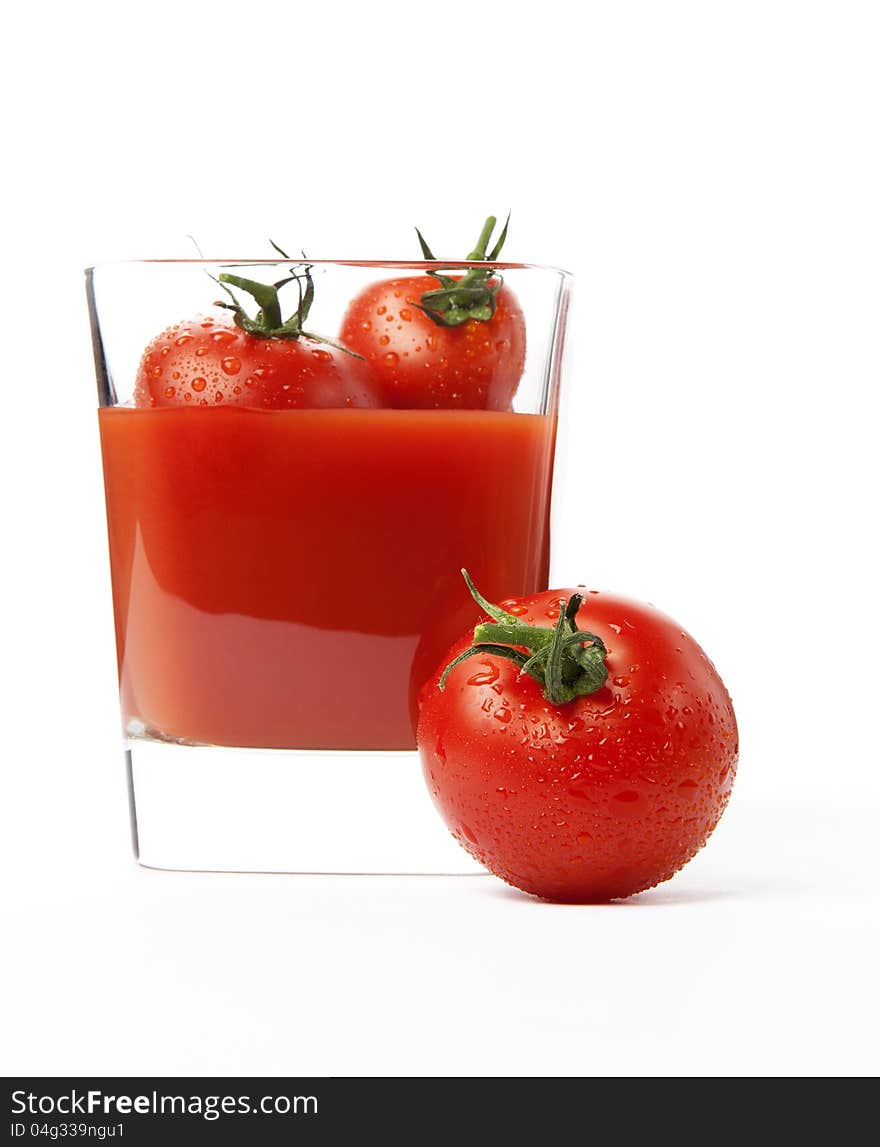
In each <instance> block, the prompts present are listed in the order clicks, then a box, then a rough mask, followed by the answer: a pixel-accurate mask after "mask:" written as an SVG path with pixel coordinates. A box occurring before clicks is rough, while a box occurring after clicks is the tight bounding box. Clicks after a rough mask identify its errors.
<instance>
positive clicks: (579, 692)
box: [440, 570, 608, 705]
mask: <svg viewBox="0 0 880 1147" xmlns="http://www.w3.org/2000/svg"><path fill="white" fill-rule="evenodd" d="M461 572H462V576H463V577H464V580H465V582H466V583H467V587H468V589H469V590H470V593H471V597H472V598H473V599H474V601H475V602H476V603H477V604H478V605H479V606H480V608H481V609H482V610H484V611H485V612H486V613H487V614H488V615H489V617H491V618H492V623H491V624H490V623H488V622H481V623H480V624H479V625H478V626H477V627H476V628H475V629H474V644H473V645H472V646H471V647H470V649H466V650H465V651H464V653H460V654H459V655H458V657H456V658H455V660H454V661H450V663H449V664H448V665H447V666H446V668H445V669H444V670H443V673H442V675H441V677H440V688H441V690H442V689H445V688H446V679H447V677H448V676H449V674H450V673H451V672H452V670H453V669H455V667H456V666H457V665H460V664H461V662H462V661H466V660H467V659H468V658H469V657H475V656H476V655H477V654H480V655H482V656H486V655H487V654H488V655H489V656H492V657H504V658H506V659H507V660H508V661H513V662H514V663H515V664H516V665H518V666H519V671H520V676H522V674H523V673H528V674H529V676H530V677H533V678H534V679H535V680H536V681H537V682H538V684H539V685H540V686H541V688H542V689H543V691H544V696H545V697H546V698H547V700H548V701H549V702H550V703H551V704H553V705H565V704H567V703H568V702H569V701H573V700H574V699H575V697H586V696H588V695H589V694H590V693H595V692H596V690H597V689H601V688H602V686H603V685H604V684H605V681H606V679H607V677H608V667H607V666H606V664H605V658H606V657H607V656H608V650H607V649H606V648H605V644H604V642H603V641H602V638H601V637H597V636H596V634H595V633H588V632H587V630H585V629H578V627H577V622H576V621H575V618H576V617H577V612H578V610H579V609H580V607H581V604H582V603H583V600H584V599H583V597H582V595H581V594H579V593H573V594H572V595H571V597H570V598H569V599H568V601H567V602H565V601H563V600H562V599H560V601H559V619H558V620H557V622H556V626H555V628H554V629H547V628H545V627H544V626H540V625H526V624H525V623H524V622H523V621H522V620H521V618H519V617H516V616H515V615H514V614H511V613H505V612H504V610H503V609H500V608H499V607H498V606H497V605H492V604H491V602H488V601H486V599H485V598H484V597H483V596H482V594H481V593H480V592H479V590H478V589H477V588H476V586H475V585H474V583H473V582H472V581H471V579H470V576H469V575H468V572H467V570H462V571H461ZM524 651H525V652H524Z"/></svg>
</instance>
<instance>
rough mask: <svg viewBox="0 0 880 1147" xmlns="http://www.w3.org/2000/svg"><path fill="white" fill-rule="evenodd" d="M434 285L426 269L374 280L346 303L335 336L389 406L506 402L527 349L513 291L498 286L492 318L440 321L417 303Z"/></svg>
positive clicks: (498, 405)
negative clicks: (368, 370) (369, 372)
mask: <svg viewBox="0 0 880 1147" xmlns="http://www.w3.org/2000/svg"><path fill="white" fill-rule="evenodd" d="M438 285H439V284H438V282H437V280H436V279H433V278H430V277H429V276H427V275H421V276H417V277H414V278H404V279H389V280H386V281H382V282H378V283H373V284H371V285H370V286H369V287H366V288H365V289H364V290H363V291H361V293H360V294H359V295H356V296H355V298H354V299H352V301H351V303H350V304H349V307H348V310H347V311H346V313H345V317H344V319H343V321H342V327H341V329H340V334H339V338H340V341H341V342H343V343H344V344H345V346H347V347H350V348H351V349H352V350H354V351H357V352H358V354H362V355H363V356H364V358H365V359H366V360H367V362H369V363H370V365H371V366H372V368H373V371H374V373H375V375H376V377H377V379H378V380H379V382H380V383H381V385H382V386H383V388H384V391H385V400H386V402H387V404H388V405H390V406H395V407H400V408H406V409H438V408H439V409H450V408H451V409H467V410H510V409H511V404H512V402H513V396H514V394H515V393H516V388H517V386H518V385H519V380H520V378H521V377H522V373H523V367H524V365H525V357H526V326H525V319H524V317H523V313H522V310H521V308H520V305H519V303H518V302H517V300H516V297H515V295H514V294H513V292H512V291H510V290H508V289H507V288H506V287H502V288H501V289H500V290H499V291H498V294H497V295H496V309H495V314H494V315H493V316H492V318H491V319H489V320H487V321H485V322H479V321H477V320H470V321H468V322H465V323H462V324H461V325H460V326H457V327H444V326H440V325H438V324H437V323H435V322H434V321H433V319H430V318H428V316H427V315H426V314H424V312H422V311H420V310H419V309H418V308H417V307H416V306H415V304H416V303H418V302H419V301H420V300H421V297H422V295H424V294H425V292H426V291H432V290H436V289H437V287H438Z"/></svg>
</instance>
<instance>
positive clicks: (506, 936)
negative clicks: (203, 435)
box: [0, 0, 880, 1075]
mask: <svg viewBox="0 0 880 1147" xmlns="http://www.w3.org/2000/svg"><path fill="white" fill-rule="evenodd" d="M5 21H6V24H5V29H4V32H5V38H6V45H5V55H6V61H5V64H4V68H3V69H2V71H0V83H2V85H3V89H4V90H3V92H2V98H3V105H4V115H5V118H6V121H7V124H6V127H5V141H4V148H3V150H4V158H5V160H6V176H5V180H4V184H3V193H4V198H5V205H4V209H3V232H4V234H3V241H2V257H3V262H2V268H0V280H2V282H0V290H2V293H3V337H2V341H0V362H2V366H3V372H2V378H3V388H4V389H3V395H4V398H3V417H2V420H0V426H2V434H3V442H2V452H0V464H2V467H3V476H2V490H3V499H4V507H3V535H4V541H5V543H6V544H5V546H4V558H3V562H2V566H0V578H2V582H3V586H2V588H3V602H4V603H5V610H4V621H3V630H2V648H3V665H4V671H5V672H4V675H5V678H6V680H5V683H4V684H3V688H2V698H3V710H4V715H3V749H2V754H3V790H2V791H3V796H2V807H0V817H2V839H0V848H2V858H0V859H2V882H3V892H2V926H3V937H2V942H0V964H2V995H3V1014H2V1017H0V1031H2V1033H3V1034H2V1037H0V1038H2V1053H0V1070H3V1071H5V1072H31V1073H38V1074H51V1073H56V1074H57V1073H73V1074H77V1073H97V1072H104V1073H113V1074H126V1073H138V1072H145V1073H149V1072H153V1073H168V1074H177V1073H196V1074H199V1073H203V1074H212V1073H221V1072H227V1073H244V1074H247V1073H270V1074H286V1073H298V1072H299V1073H309V1072H310V1073H315V1074H325V1073H326V1074H371V1073H377V1074H418V1075H420V1074H430V1073H436V1074H552V1073H558V1074H567V1075H578V1074H591V1073H598V1074H621V1075H638V1074H645V1073H650V1074H674V1075H677V1074H682V1075H684V1074H710V1075H711V1074H775V1075H784V1074H826V1073H832V1074H834V1073H855V1074H865V1073H873V1072H875V1071H876V1069H877V1067H878V1061H877V1051H876V1041H875V1040H874V1038H873V1036H872V1034H871V1032H872V1027H873V1025H874V1024H875V1023H876V1019H877V988H876V958H877V938H878V927H877V914H876V909H877V899H876V877H875V871H874V868H875V864H876V845H875V840H876V831H875V821H876V812H875V809H876V801H877V797H878V795H880V782H878V765H880V761H878V752H877V700H876V697H877V689H876V685H877V672H876V662H877V653H876V650H877V641H878V627H877V620H878V610H877V566H876V563H875V561H874V557H873V544H874V542H875V535H876V525H877V523H876V452H877V446H876V440H877V425H878V423H877V398H876V395H877V388H878V383H880V379H878V354H877V342H878V339H877V313H878V311H877V308H878V302H880V299H878V268H880V224H878V218H880V209H878V205H880V170H878V150H877V144H878V114H877V113H878V105H880V84H878V70H877V59H878V53H880V42H878V41H880V36H878V13H877V8H876V6H875V5H873V4H871V3H864V4H859V3H847V2H834V3H812V2H809V0H801V2H798V3H780V2H774V0H761V2H758V3H753V2H744V0H740V2H738V3H705V2H694V3H682V2H669V3H620V4H609V3H603V4H593V3H578V4H563V3H554V2H552V0H550V2H545V3H542V4H540V5H535V4H532V3H528V4H524V3H506V4H504V5H497V6H491V5H466V6H464V7H462V6H461V5H450V6H444V5H443V4H437V5H419V4H412V3H407V4H401V3H398V2H397V0H384V2H383V3H382V4H381V5H380V6H377V5H354V4H352V5H348V4H343V3H340V2H335V3H334V2H331V0H325V2H324V3H322V4H317V3H315V4H310V5H306V4H296V5H294V4H289V3H283V4H280V3H273V2H272V0H266V2H265V3H263V4H262V5H261V6H259V7H256V6H251V7H248V6H247V5H242V4H229V3H222V2H220V0H215V2H214V3H213V4H211V5H206V4H202V3H199V4H194V3H187V2H186V0H177V2H176V3H174V4H169V3H164V2H154V3H151V4H149V5H140V6H129V5H118V4H112V5H111V4H99V3H87V2H86V3H82V4H78V5H73V6H71V5H64V6H62V5H60V4H51V3H50V4H48V5H42V6H33V5H28V6H25V5H18V6H16V10H13V12H12V14H11V15H10V14H9V13H7V15H6V17H5ZM508 208H512V209H513V213H514V214H513V221H512V226H511V236H510V240H509V244H508V248H507V251H506V254H507V255H508V257H509V258H511V259H523V260H525V261H532V262H544V263H552V264H558V265H562V266H565V267H566V268H568V269H570V270H572V271H574V272H575V274H576V276H577V288H576V301H575V309H574V313H573V316H572V340H571V355H570V358H569V364H568V373H567V385H568V402H567V407H566V411H565V421H564V425H563V429H562V449H563V451H564V452H565V457H566V465H565V468H564V471H563V473H562V482H561V486H560V491H559V498H558V501H557V504H556V512H555V527H556V532H555V552H554V575H553V580H554V581H555V582H556V583H557V584H566V583H570V582H574V581H587V582H589V583H591V584H594V585H600V586H606V587H608V588H614V589H618V590H621V591H626V592H629V593H631V594H634V595H636V596H640V597H643V598H647V599H648V600H650V601H653V602H654V603H655V604H657V605H659V606H661V607H662V608H663V609H665V610H666V611H667V612H669V613H671V614H673V616H676V617H677V618H678V619H679V620H680V621H681V622H682V623H683V624H684V625H685V626H687V628H688V629H690V630H691V632H693V633H694V634H695V635H696V636H697V638H698V639H699V640H700V641H701V642H702V644H703V645H704V647H705V648H706V649H707V651H708V652H709V654H710V656H712V657H713V659H714V660H715V662H716V664H717V666H718V668H719V669H720V671H721V673H722V674H723V676H724V677H725V680H726V681H727V683H728V686H729V688H730V691H731V693H732V695H733V698H734V701H735V704H736V707H737V712H738V716H739V720H740V726H741V734H742V759H741V767H740V777H739V780H738V783H737V790H736V792H735V794H734V800H733V802H732V804H731V807H730V809H729V811H728V813H727V814H726V816H725V819H724V822H723V823H722V825H721V827H720V828H719V830H718V832H717V833H716V835H715V837H714V838H713V840H712V841H711V842H710V845H709V847H708V848H707V849H706V850H705V852H704V853H702V854H701V855H700V856H699V857H698V858H697V859H696V860H695V861H694V862H693V864H692V865H690V866H689V868H688V869H687V870H686V871H685V872H684V873H682V874H681V875H680V876H678V877H677V878H676V879H675V880H674V881H673V882H672V883H671V884H668V885H666V886H665V887H664V888H662V889H659V890H657V891H655V892H653V893H650V894H646V895H643V896H641V897H638V898H636V899H635V900H633V901H631V902H629V903H626V904H621V905H616V906H611V907H608V908H560V907H554V906H549V905H546V904H542V903H540V902H537V901H531V900H528V899H526V898H523V897H520V896H518V895H516V894H514V893H513V892H511V891H509V890H507V889H505V888H504V886H502V885H501V884H499V883H497V882H496V881H494V880H493V879H491V878H489V877H485V878H484V877H472V878H466V877H461V878H457V879H451V878H447V879H441V878H430V879H417V878H409V879H407V878H315V877H262V878H260V877H246V876H226V877H223V876H194V875H171V874H162V873H156V872H148V871H144V870H139V869H138V868H137V867H136V866H135V865H134V864H133V862H132V860H131V858H130V854H129V850H128V835H127V833H128V829H127V820H126V817H127V814H126V807H125V792H124V784H123V773H122V768H121V762H120V752H119V740H118V724H117V715H116V698H115V664H114V655H113V639H112V624H111V611H110V598H109V584H108V574H107V562H106V542H105V536H104V522H103V516H102V515H103V509H102V501H101V498H102V493H101V485H100V469H99V459H98V443H97V434H96V423H95V415H94V405H95V403H94V389H93V381H92V373H91V372H92V365H91V351H90V347H89V344H88V332H87V323H86V315H85V307H84V299H83V291H82V282H81V269H82V267H84V266H85V265H87V264H89V263H94V262H99V261H102V260H108V259H115V258H127V257H139V256H160V255H166V256H177V255H183V256H186V255H189V254H191V252H192V247H191V244H190V241H189V240H188V239H187V238H186V236H187V235H188V234H192V235H195V236H196V237H197V239H198V241H199V243H200V244H201V246H202V248H203V250H204V251H205V253H206V254H208V255H214V256H221V257H227V256H232V255H253V254H262V253H263V252H264V251H265V240H266V238H267V237H268V236H270V235H271V236H272V237H273V238H275V239H276V240H277V241H279V242H282V243H283V244H284V243H286V244H289V245H290V247H291V248H299V247H305V248H306V249H307V250H308V252H309V255H310V256H312V257H315V258H317V257H328V258H332V257H379V258H388V257H403V258H407V257H411V256H413V255H414V254H415V253H416V252H415V248H414V241H413V232H412V227H413V225H414V224H416V223H417V224H419V226H421V227H422V229H423V230H425V232H426V233H427V234H428V235H429V236H430V238H431V239H432V241H433V242H434V243H435V244H436V247H437V248H438V249H439V253H440V254H441V255H444V256H445V255H450V256H451V255H455V254H458V253H464V252H465V251H466V250H467V249H468V248H469V246H470V244H471V242H472V239H473V237H474V236H475V234H476V230H477V229H478V227H479V224H480V222H481V220H482V218H483V217H484V216H485V215H486V214H488V213H489V212H490V211H494V212H497V213H499V214H501V213H503V212H505V211H506V210H507V209H508ZM586 429H589V431H590V433H589V435H588V436H587V435H586V434H585V433H584V432H585V430H586ZM572 430H575V431H577V435H576V438H575V436H574V435H573V434H572ZM502 509H503V508H502V507H499V511H500V510H502Z"/></svg>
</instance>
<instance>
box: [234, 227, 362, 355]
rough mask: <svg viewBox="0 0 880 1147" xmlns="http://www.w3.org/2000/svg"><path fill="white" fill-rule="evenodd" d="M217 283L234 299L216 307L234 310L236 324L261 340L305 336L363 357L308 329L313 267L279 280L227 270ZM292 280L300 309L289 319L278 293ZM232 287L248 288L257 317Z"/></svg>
mask: <svg viewBox="0 0 880 1147" xmlns="http://www.w3.org/2000/svg"><path fill="white" fill-rule="evenodd" d="M272 246H273V247H275V250H276V251H277V252H278V253H279V254H280V255H283V256H284V258H285V259H286V258H287V255H285V253H284V252H283V251H282V250H281V248H280V247H278V246H276V244H275V243H273V244H272ZM212 278H213V276H212ZM214 282H215V283H217V284H219V286H221V287H222V288H223V290H224V291H225V292H226V294H227V295H228V296H229V298H230V299H231V300H232V301H231V302H229V303H227V302H223V301H222V300H219V299H218V300H217V301H216V302H215V306H218V307H223V309H224V310H227V311H232V314H233V321H234V322H235V325H236V326H237V327H240V328H241V330H243V331H246V332H247V333H248V334H249V335H253V336H254V337H255V338H258V339H298V338H300V336H302V335H304V336H305V337H306V338H309V339H313V340H314V341H315V342H319V343H327V344H328V345H329V346H333V347H336V349H337V350H343V351H345V352H346V354H350V355H353V357H354V358H363V355H360V354H356V353H355V352H354V351H352V350H349V349H348V347H346V346H343V345H342V343H339V342H336V341H335V340H334V339H330V338H327V337H326V335H319V334H315V332H314V331H307V330H306V329H305V326H304V324H305V322H306V320H307V319H308V316H309V311H310V310H311V307H312V303H313V302H314V298H315V284H314V281H313V280H312V269H311V267H309V266H305V267H303V269H302V270H291V271H290V272H289V273H288V274H287V275H286V276H285V277H284V278H283V279H279V280H278V282H277V283H259V282H257V281H256V280H254V279H244V278H242V277H241V276H240V275H230V274H227V273H226V272H224V273H223V274H221V275H219V276H218V277H217V278H216V279H214ZM288 283H296V286H297V292H298V301H297V306H296V310H295V311H294V312H293V314H292V315H290V316H289V317H288V318H286V319H285V318H284V317H283V315H282V311H281V300H280V299H279V297H278V292H279V291H280V290H281V288H282V287H286V286H287V285H288ZM231 287H236V288H237V289H238V290H240V291H245V292H246V293H247V294H249V295H250V296H251V298H252V299H253V300H254V301H255V302H256V304H257V306H258V307H259V310H258V311H257V313H256V315H255V316H254V317H253V318H251V316H250V315H249V314H248V313H247V311H246V310H245V309H244V307H243V306H242V305H241V302H240V301H239V300H238V299H237V298H236V296H235V294H234V293H233V292H232V290H231V289H230V288H231Z"/></svg>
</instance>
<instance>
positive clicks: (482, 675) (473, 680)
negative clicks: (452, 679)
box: [467, 662, 498, 685]
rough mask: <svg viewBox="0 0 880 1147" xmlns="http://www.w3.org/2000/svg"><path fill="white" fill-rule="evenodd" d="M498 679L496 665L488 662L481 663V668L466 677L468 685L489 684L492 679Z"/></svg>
mask: <svg viewBox="0 0 880 1147" xmlns="http://www.w3.org/2000/svg"><path fill="white" fill-rule="evenodd" d="M497 680H498V667H497V666H495V665H490V664H489V663H488V662H484V663H483V668H482V669H481V670H480V672H479V673H475V674H474V675H473V677H468V679H467V683H468V685H491V684H492V682H493V681H497Z"/></svg>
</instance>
